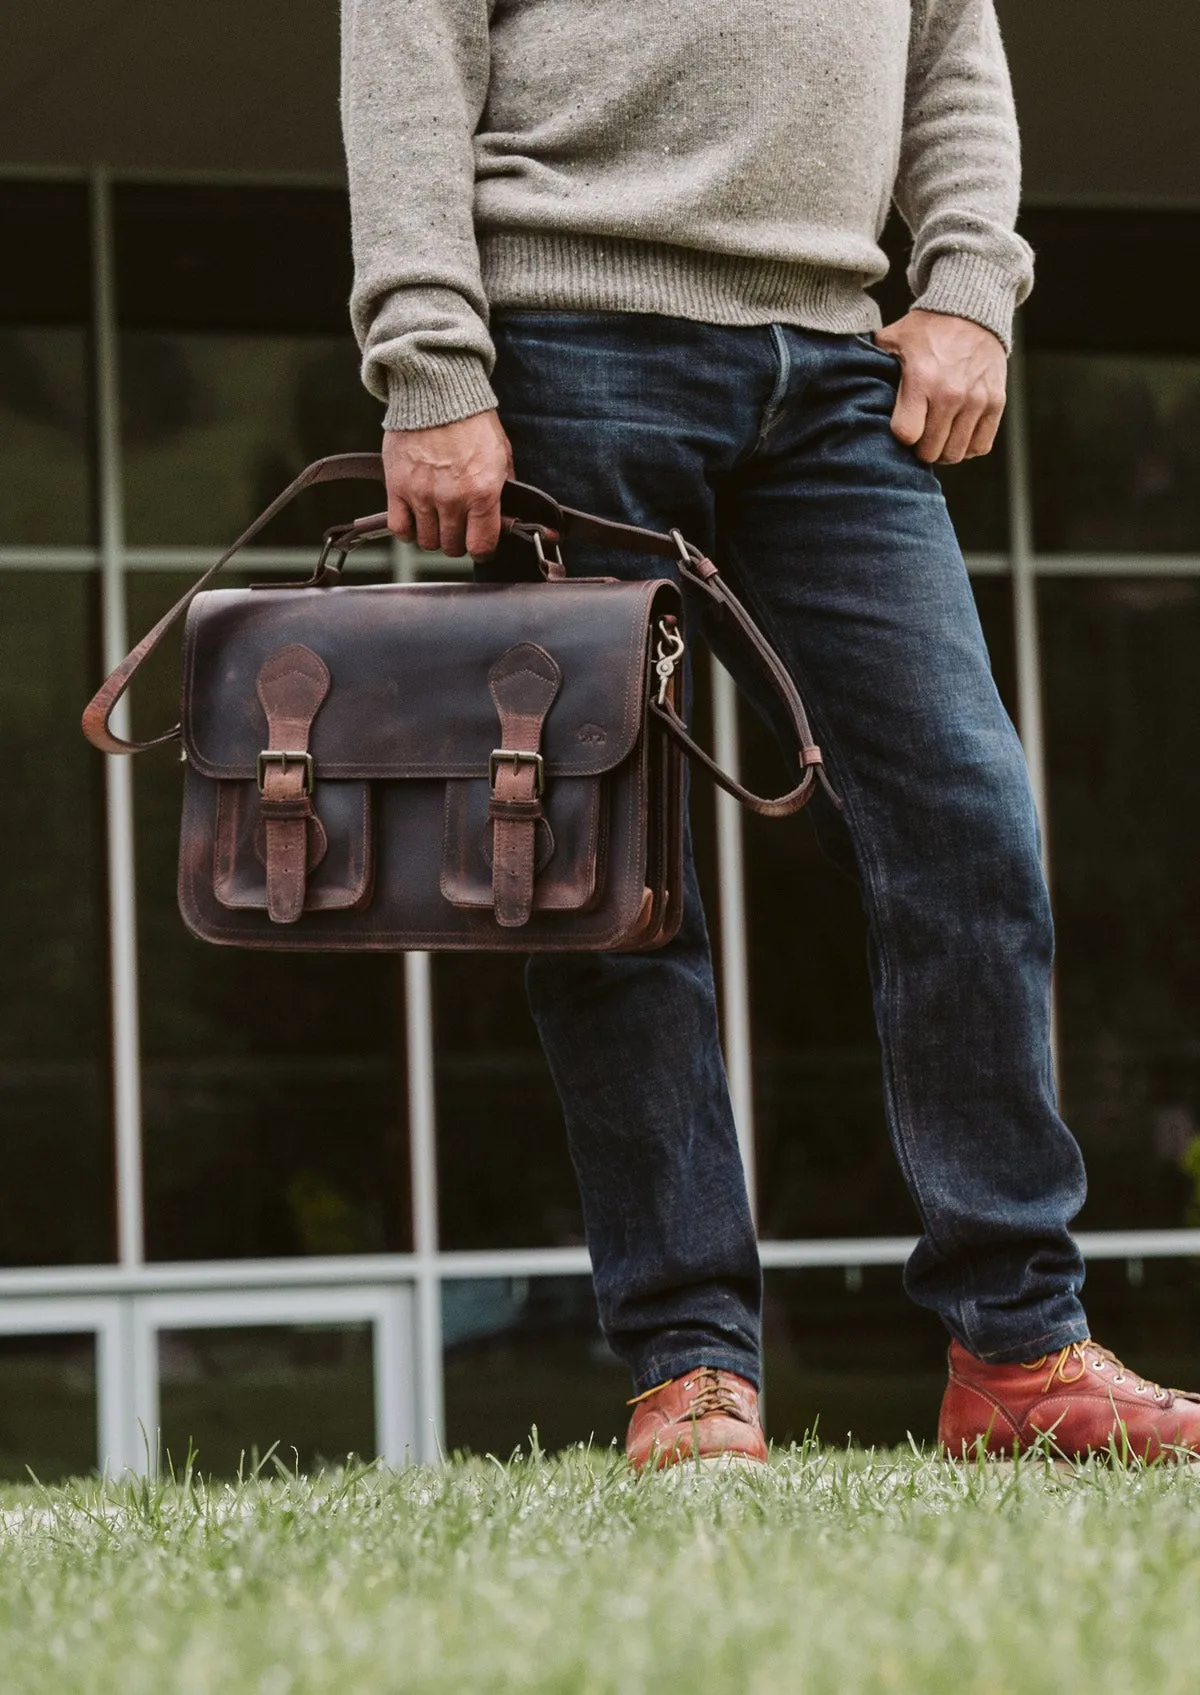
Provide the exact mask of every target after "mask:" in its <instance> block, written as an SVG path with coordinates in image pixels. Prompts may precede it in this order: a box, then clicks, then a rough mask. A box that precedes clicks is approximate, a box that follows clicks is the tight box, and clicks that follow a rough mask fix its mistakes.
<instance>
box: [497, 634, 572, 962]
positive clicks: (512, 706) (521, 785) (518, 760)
mask: <svg viewBox="0 0 1200 1695" xmlns="http://www.w3.org/2000/svg"><path fill="white" fill-rule="evenodd" d="M488 687H489V689H490V690H491V695H492V699H493V700H494V701H495V703H496V713H497V716H498V717H499V719H500V740H501V746H500V747H498V748H495V749H493V751H492V753H491V755H490V757H489V759H488V787H489V790H490V793H489V796H488V817H489V818H490V819H491V822H492V902H493V907H494V911H495V915H496V922H497V924H500V925H502V926H503V927H504V928H505V929H519V928H520V926H521V925H522V924H527V923H528V922H529V917H530V914H531V913H532V911H533V879H534V862H535V858H536V854H537V829H538V824H539V822H540V821H541V819H542V818H543V816H544V814H543V812H542V798H541V797H542V795H543V793H544V792H545V787H546V766H545V761H544V760H543V758H542V754H541V751H540V748H541V740H542V729H543V726H544V725H545V722H546V717H547V715H548V713H549V711H550V708H551V707H552V706H553V705H554V702H555V700H556V699H557V697H558V691H559V689H560V688H561V687H562V671H561V670H560V668H559V666H558V663H557V661H556V660H554V659H553V658H551V656H550V654H548V653H547V652H546V650H545V648H544V647H537V646H535V645H534V643H533V642H518V643H517V645H516V646H515V647H510V648H509V650H508V652H507V653H504V654H502V655H501V656H500V658H499V659H498V660H497V661H496V663H495V664H494V665H493V666H492V668H491V670H490V671H489V672H488Z"/></svg>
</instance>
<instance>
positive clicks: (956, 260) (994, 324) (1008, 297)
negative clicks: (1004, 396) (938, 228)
mask: <svg viewBox="0 0 1200 1695" xmlns="http://www.w3.org/2000/svg"><path fill="white" fill-rule="evenodd" d="M1020 290H1021V279H1020V278H1019V277H1015V276H1014V275H1013V273H1012V272H1011V271H1006V270H1004V269H1003V268H1002V267H1001V266H999V265H994V264H993V263H992V262H991V260H990V259H981V258H980V256H979V255H978V254H977V253H943V254H941V255H940V256H939V257H938V258H937V259H935V261H934V264H933V269H932V271H931V273H930V277H929V285H928V287H927V288H926V289H925V291H924V293H923V294H922V295H921V297H920V298H919V299H918V300H914V301H913V305H914V307H919V308H920V310H921V311H922V312H942V313H945V314H946V315H947V316H948V317H951V318H969V319H970V320H971V322H972V323H973V324H981V325H982V326H983V328H984V329H985V330H991V332H992V334H993V335H995V336H998V337H999V338H1000V340H1001V341H1002V342H1003V343H1004V346H1005V348H1006V349H1007V350H1008V351H1010V352H1011V350H1012V339H1013V314H1014V312H1015V311H1016V309H1017V297H1018V294H1019V293H1020Z"/></svg>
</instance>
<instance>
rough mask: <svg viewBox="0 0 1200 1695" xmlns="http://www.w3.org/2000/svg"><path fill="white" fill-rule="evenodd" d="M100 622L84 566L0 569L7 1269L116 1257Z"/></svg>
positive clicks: (0, 1242)
mask: <svg viewBox="0 0 1200 1695" xmlns="http://www.w3.org/2000/svg"><path fill="white" fill-rule="evenodd" d="M98 622H99V584H98V581H97V579H96V578H95V577H94V576H92V575H90V574H88V573H85V572H78V571H10V572H5V573H0V746H3V749H4V772H3V783H2V785H0V839H3V842H4V875H3V876H2V877H0V953H2V954H3V957H4V960H5V962H6V963H5V970H4V973H3V984H2V986H0V1009H2V1010H0V1125H2V1126H3V1141H2V1146H3V1156H4V1170H3V1182H2V1183H0V1263H6V1264H9V1265H47V1264H55V1263H60V1264H61V1263H69V1262H80V1261H84V1262H86V1261H98V1260H106V1259H109V1258H110V1257H111V1255H112V1251H113V1238H112V1231H113V1198H112V1147H111V1140H110V1131H109V1071H108V990H107V961H108V948H107V911H106V904H105V894H104V875H105V843H104V821H103V810H102V809H103V804H104V772H103V764H102V761H101V759H100V757H99V755H98V754H96V753H94V752H93V751H92V749H91V748H89V747H88V746H87V744H86V742H85V741H84V739H83V737H82V736H81V735H80V733H79V713H80V709H81V707H82V705H83V703H84V701H86V699H87V698H88V695H89V694H90V693H91V691H92V689H93V688H94V687H95V683H96V673H97V647H98V639H99V638H98ZM50 1173H53V1177H52V1178H51V1176H50V1175H49V1174H50Z"/></svg>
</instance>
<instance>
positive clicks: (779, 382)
mask: <svg viewBox="0 0 1200 1695" xmlns="http://www.w3.org/2000/svg"><path fill="white" fill-rule="evenodd" d="M771 340H772V343H773V344H774V347H775V358H776V360H777V361H778V365H779V373H778V375H777V376H776V378H775V386H774V388H773V389H772V390H771V393H770V395H769V396H768V398H767V404H766V405H765V406H764V407H763V415H762V423H761V424H760V425H759V430H758V435H757V437H756V438H755V442H754V446H753V447H752V448H751V449H750V452H749V454H747V456H746V457H747V458H750V459H752V458H753V457H754V455H755V454H756V453H757V452H758V451H759V450H760V448H762V447H765V446H766V441H767V437H768V436H769V435H770V433H771V431H772V430H773V429H774V427H775V424H776V422H777V421H778V418H779V412H780V408H781V407H782V405H783V402H784V397H785V396H786V394H787V387H788V383H789V381H790V380H791V375H792V354H791V349H790V348H789V347H788V344H787V337H786V336H785V335H784V333H783V331H782V329H781V328H780V327H779V325H778V324H772V325H771Z"/></svg>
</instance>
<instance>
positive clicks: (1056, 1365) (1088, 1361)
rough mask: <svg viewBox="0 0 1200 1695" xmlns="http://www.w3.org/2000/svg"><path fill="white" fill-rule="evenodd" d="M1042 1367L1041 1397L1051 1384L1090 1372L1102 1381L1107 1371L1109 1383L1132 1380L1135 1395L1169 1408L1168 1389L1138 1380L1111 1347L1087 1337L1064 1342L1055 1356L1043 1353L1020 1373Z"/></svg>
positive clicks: (1070, 1381) (1071, 1379)
mask: <svg viewBox="0 0 1200 1695" xmlns="http://www.w3.org/2000/svg"><path fill="white" fill-rule="evenodd" d="M1046 1366H1048V1367H1049V1370H1048V1372H1047V1375H1046V1381H1045V1383H1044V1384H1043V1385H1042V1393H1043V1394H1048V1393H1049V1391H1050V1390H1051V1389H1052V1388H1053V1386H1054V1384H1055V1383H1063V1384H1066V1385H1067V1386H1068V1387H1069V1386H1070V1385H1071V1384H1072V1383H1078V1382H1079V1381H1080V1380H1081V1379H1082V1378H1084V1377H1086V1376H1087V1373H1088V1370H1089V1369H1091V1370H1092V1371H1095V1372H1097V1373H1099V1375H1100V1376H1101V1377H1105V1378H1107V1374H1108V1372H1109V1371H1110V1370H1111V1372H1112V1377H1111V1379H1109V1381H1111V1382H1112V1383H1113V1384H1114V1385H1115V1384H1121V1383H1127V1382H1128V1381H1129V1380H1130V1378H1132V1379H1133V1385H1134V1393H1135V1394H1137V1395H1149V1396H1151V1398H1152V1399H1153V1400H1155V1401H1159V1402H1165V1403H1166V1404H1167V1405H1170V1403H1171V1400H1172V1393H1171V1391H1170V1390H1169V1389H1164V1388H1163V1386H1162V1384H1161V1383H1155V1382H1153V1381H1152V1379H1150V1378H1148V1377H1139V1376H1138V1374H1137V1372H1135V1371H1130V1370H1129V1368H1128V1367H1127V1366H1125V1365H1122V1363H1121V1361H1120V1360H1119V1359H1118V1358H1117V1356H1116V1354H1114V1353H1113V1351H1112V1349H1111V1348H1102V1347H1101V1346H1100V1344H1099V1343H1098V1342H1093V1341H1092V1339H1091V1337H1090V1336H1088V1337H1085V1338H1084V1340H1083V1341H1082V1342H1068V1343H1067V1345H1066V1347H1065V1348H1060V1349H1059V1350H1058V1352H1057V1353H1056V1354H1043V1355H1042V1356H1041V1358H1040V1359H1036V1360H1028V1361H1024V1362H1022V1370H1024V1371H1041V1370H1042V1368H1043V1367H1046Z"/></svg>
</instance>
